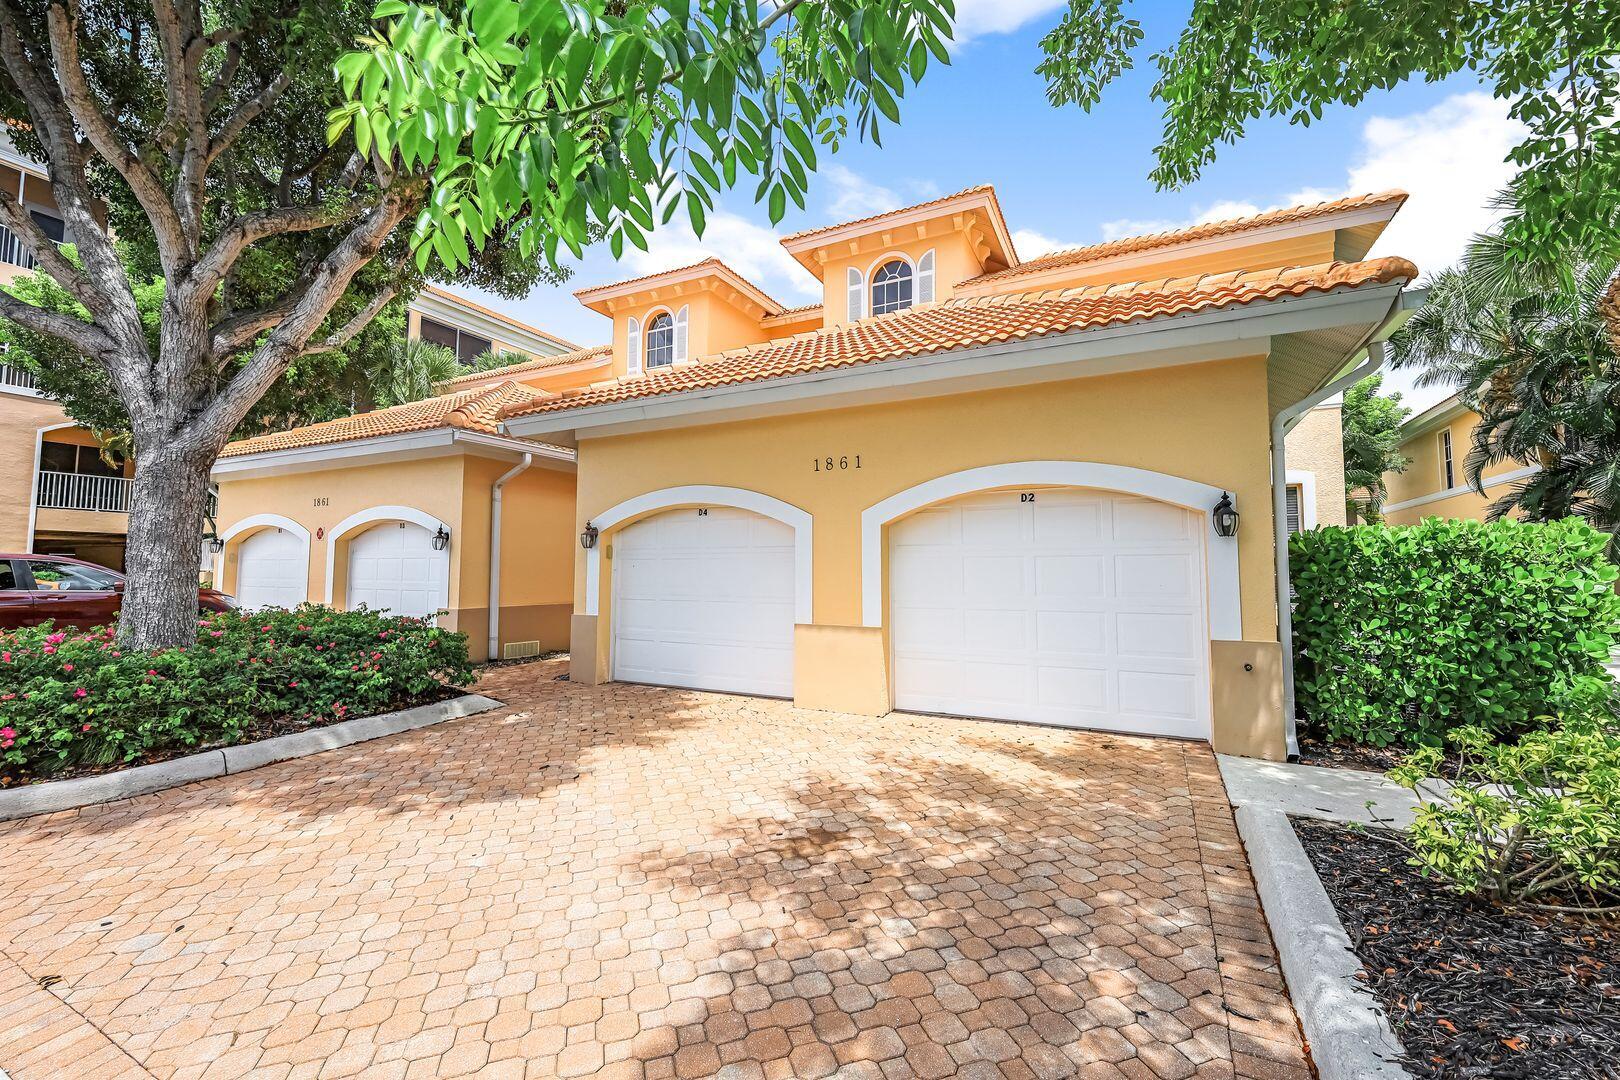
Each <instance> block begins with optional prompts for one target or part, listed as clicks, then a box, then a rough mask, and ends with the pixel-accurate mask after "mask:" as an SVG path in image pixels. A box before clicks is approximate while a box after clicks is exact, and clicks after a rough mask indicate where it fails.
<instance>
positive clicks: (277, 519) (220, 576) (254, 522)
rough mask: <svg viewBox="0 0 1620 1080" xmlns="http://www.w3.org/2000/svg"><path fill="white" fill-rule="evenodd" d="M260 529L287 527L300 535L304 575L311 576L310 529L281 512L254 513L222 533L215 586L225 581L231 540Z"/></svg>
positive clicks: (215, 567)
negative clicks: (302, 546)
mask: <svg viewBox="0 0 1620 1080" xmlns="http://www.w3.org/2000/svg"><path fill="white" fill-rule="evenodd" d="M260 529H286V530H287V531H288V532H290V533H292V534H293V535H294V536H296V537H298V539H299V540H300V541H302V542H303V545H304V577H305V578H306V579H307V578H308V577H309V530H308V529H306V528H304V527H303V526H302V525H300V524H298V522H296V521H294V520H293V519H292V518H289V517H282V516H281V515H280V514H254V515H252V516H251V517H245V518H243V519H242V520H241V521H238V522H237V523H236V524H235V525H232V526H231V527H230V528H228V529H226V530H225V531H224V532H223V533H221V534H220V536H219V539H220V547H219V552H218V553H217V554H216V555H215V556H214V587H215V588H219V587H221V586H223V585H224V582H225V552H226V551H228V550H230V546H231V541H232V540H235V539H236V538H237V537H238V536H241V535H242V534H243V533H247V532H258V531H259V530H260Z"/></svg>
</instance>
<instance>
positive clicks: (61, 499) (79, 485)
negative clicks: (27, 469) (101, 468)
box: [39, 469, 135, 514]
mask: <svg viewBox="0 0 1620 1080" xmlns="http://www.w3.org/2000/svg"><path fill="white" fill-rule="evenodd" d="M134 486H135V481H133V480H131V479H130V478H129V477H127V476H93V475H91V474H89V473H69V472H51V471H49V470H46V469H41V470H40V472H39V505H40V506H41V507H42V508H46V509H51V510H107V511H111V512H113V513H118V514H127V513H129V492H130V488H132V487H134Z"/></svg>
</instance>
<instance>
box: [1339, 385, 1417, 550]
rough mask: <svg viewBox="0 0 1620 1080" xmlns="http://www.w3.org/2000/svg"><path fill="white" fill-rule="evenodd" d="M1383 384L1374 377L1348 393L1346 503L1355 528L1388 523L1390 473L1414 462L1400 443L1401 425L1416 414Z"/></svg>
mask: <svg viewBox="0 0 1620 1080" xmlns="http://www.w3.org/2000/svg"><path fill="white" fill-rule="evenodd" d="M1383 385H1384V377H1383V376H1382V375H1369V376H1368V377H1367V378H1365V379H1362V380H1361V381H1360V382H1358V383H1356V385H1354V386H1352V387H1351V388H1350V389H1348V390H1346V391H1345V392H1344V408H1343V410H1342V411H1341V412H1340V418H1341V420H1342V422H1343V426H1344V504H1345V514H1346V516H1347V517H1348V518H1349V520H1350V522H1351V523H1352V524H1354V523H1355V522H1357V521H1366V522H1376V521H1380V520H1382V518H1383V506H1384V499H1385V498H1386V497H1388V495H1389V491H1388V489H1387V488H1386V487H1385V486H1384V475H1385V474H1386V473H1392V472H1405V471H1406V466H1407V465H1409V464H1410V462H1409V461H1408V460H1407V459H1406V458H1404V457H1402V456H1401V453H1400V445H1401V424H1402V423H1404V422H1405V421H1406V418H1407V417H1408V416H1410V415H1411V413H1412V410H1411V409H1408V408H1407V407H1406V406H1405V405H1402V404H1401V395H1400V394H1399V393H1393V394H1388V395H1385V394H1382V393H1380V391H1381V390H1382V388H1383Z"/></svg>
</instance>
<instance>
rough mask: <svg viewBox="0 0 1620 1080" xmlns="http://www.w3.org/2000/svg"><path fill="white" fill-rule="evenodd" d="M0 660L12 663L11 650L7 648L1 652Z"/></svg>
mask: <svg viewBox="0 0 1620 1080" xmlns="http://www.w3.org/2000/svg"><path fill="white" fill-rule="evenodd" d="M0 660H3V661H5V662H6V663H8V664H9V663H11V650H10V649H7V650H6V651H5V652H0Z"/></svg>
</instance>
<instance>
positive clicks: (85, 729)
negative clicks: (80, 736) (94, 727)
mask: <svg viewBox="0 0 1620 1080" xmlns="http://www.w3.org/2000/svg"><path fill="white" fill-rule="evenodd" d="M79 730H80V731H89V730H90V725H89V724H86V725H84V726H83V727H82V728H80V729H79Z"/></svg>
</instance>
